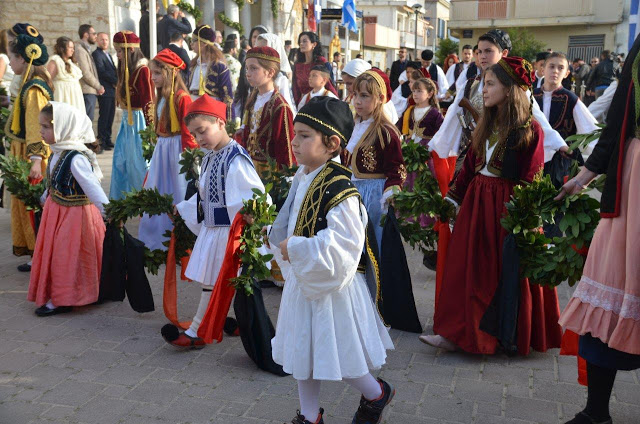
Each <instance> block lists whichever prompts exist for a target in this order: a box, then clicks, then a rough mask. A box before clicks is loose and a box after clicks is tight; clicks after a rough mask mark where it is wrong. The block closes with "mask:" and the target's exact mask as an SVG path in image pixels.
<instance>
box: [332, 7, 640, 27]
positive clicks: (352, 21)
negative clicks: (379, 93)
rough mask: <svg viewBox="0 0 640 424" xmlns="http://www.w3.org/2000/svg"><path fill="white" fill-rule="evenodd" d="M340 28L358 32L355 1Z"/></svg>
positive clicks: (346, 11) (343, 8)
mask: <svg viewBox="0 0 640 424" xmlns="http://www.w3.org/2000/svg"><path fill="white" fill-rule="evenodd" d="M636 1H640V0H636ZM342 26H344V27H347V28H348V29H349V30H350V31H352V32H358V24H357V22H356V1H355V0H344V3H342Z"/></svg>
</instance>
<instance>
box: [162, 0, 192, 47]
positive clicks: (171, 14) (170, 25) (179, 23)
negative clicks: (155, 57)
mask: <svg viewBox="0 0 640 424" xmlns="http://www.w3.org/2000/svg"><path fill="white" fill-rule="evenodd" d="M178 18H180V20H178ZM192 30H193V28H191V24H190V23H189V21H188V20H187V18H185V16H184V12H183V11H181V10H180V9H179V8H178V6H176V5H175V4H171V5H169V7H168V8H167V16H165V17H164V18H163V19H162V20H161V21H160V22H158V45H159V46H160V47H161V48H162V49H166V48H167V47H169V43H170V42H171V34H174V33H176V32H177V33H180V34H191V31H192Z"/></svg>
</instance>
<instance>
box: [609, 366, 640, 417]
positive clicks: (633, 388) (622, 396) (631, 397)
mask: <svg viewBox="0 0 640 424" xmlns="http://www.w3.org/2000/svg"><path fill="white" fill-rule="evenodd" d="M613 390H614V392H615V395H616V399H617V400H618V402H624V403H631V404H633V405H640V386H638V385H637V384H629V383H625V382H622V381H618V380H617V375H616V383H615V385H614V386H613ZM639 418H640V417H639Z"/></svg>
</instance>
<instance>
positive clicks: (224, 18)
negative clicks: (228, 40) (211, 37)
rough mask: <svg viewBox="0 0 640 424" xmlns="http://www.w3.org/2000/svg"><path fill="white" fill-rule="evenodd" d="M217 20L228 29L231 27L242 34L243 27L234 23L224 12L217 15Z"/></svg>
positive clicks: (238, 23)
mask: <svg viewBox="0 0 640 424" xmlns="http://www.w3.org/2000/svg"><path fill="white" fill-rule="evenodd" d="M218 19H220V21H221V22H222V23H223V24H225V25H226V26H228V27H231V28H233V29H235V30H236V31H238V32H239V33H240V34H244V27H243V26H242V24H241V23H240V22H234V21H232V20H231V18H229V17H228V16H227V15H226V14H225V13H224V12H220V13H218Z"/></svg>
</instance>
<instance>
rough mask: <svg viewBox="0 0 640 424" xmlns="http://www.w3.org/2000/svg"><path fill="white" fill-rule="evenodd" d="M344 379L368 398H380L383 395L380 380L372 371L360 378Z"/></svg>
mask: <svg viewBox="0 0 640 424" xmlns="http://www.w3.org/2000/svg"><path fill="white" fill-rule="evenodd" d="M344 381H345V382H346V383H347V384H349V385H350V386H352V387H353V388H354V389H356V390H358V391H359V392H360V393H362V396H364V398H365V399H367V400H374V399H378V398H379V397H380V396H382V387H381V386H380V382H379V381H378V380H376V378H375V377H374V376H372V375H371V373H369V374H367V375H363V376H362V377H359V378H345V379H344Z"/></svg>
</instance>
